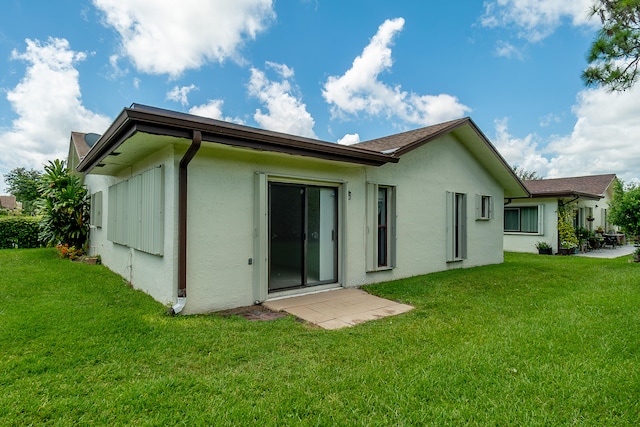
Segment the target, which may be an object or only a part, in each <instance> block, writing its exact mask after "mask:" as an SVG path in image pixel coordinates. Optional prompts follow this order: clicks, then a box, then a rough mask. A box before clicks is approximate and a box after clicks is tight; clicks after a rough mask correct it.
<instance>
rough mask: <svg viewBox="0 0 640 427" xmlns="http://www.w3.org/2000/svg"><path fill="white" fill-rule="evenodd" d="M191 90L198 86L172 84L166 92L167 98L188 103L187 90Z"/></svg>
mask: <svg viewBox="0 0 640 427" xmlns="http://www.w3.org/2000/svg"><path fill="white" fill-rule="evenodd" d="M192 90H198V87H197V86H196V85H194V84H192V85H189V86H182V87H178V86H174V88H173V89H171V90H170V91H169V92H167V99H169V100H171V101H175V102H179V103H180V104H182V105H183V106H184V105H189V98H188V97H189V92H191V91H192Z"/></svg>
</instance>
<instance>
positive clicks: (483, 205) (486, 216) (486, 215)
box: [476, 194, 494, 221]
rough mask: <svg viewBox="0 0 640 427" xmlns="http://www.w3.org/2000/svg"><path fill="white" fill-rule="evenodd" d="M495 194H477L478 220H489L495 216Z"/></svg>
mask: <svg viewBox="0 0 640 427" xmlns="http://www.w3.org/2000/svg"><path fill="white" fill-rule="evenodd" d="M493 200H494V198H493V196H489V195H486V194H476V221H489V220H492V219H493V217H494V212H493Z"/></svg>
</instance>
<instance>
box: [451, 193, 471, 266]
mask: <svg viewBox="0 0 640 427" xmlns="http://www.w3.org/2000/svg"><path fill="white" fill-rule="evenodd" d="M446 211H447V212H446V215H447V218H446V220H447V227H446V233H447V237H446V242H447V244H446V250H447V262H459V261H463V260H465V259H467V257H468V254H467V246H468V244H467V240H468V238H467V227H468V226H467V221H468V215H467V194H466V193H458V192H453V191H447V193H446Z"/></svg>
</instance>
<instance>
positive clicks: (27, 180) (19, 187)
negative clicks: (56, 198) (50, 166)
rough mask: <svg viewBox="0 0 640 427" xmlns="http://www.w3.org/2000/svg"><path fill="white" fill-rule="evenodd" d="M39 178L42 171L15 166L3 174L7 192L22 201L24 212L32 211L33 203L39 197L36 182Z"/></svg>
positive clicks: (30, 212) (37, 182)
mask: <svg viewBox="0 0 640 427" xmlns="http://www.w3.org/2000/svg"><path fill="white" fill-rule="evenodd" d="M41 179H42V173H41V172H40V171H37V170H35V169H30V170H27V169H25V168H15V169H12V170H11V171H9V172H8V173H6V174H4V182H5V184H6V185H7V189H8V191H9V194H13V195H14V196H16V200H17V201H18V202H21V203H22V211H23V212H24V213H25V214H29V215H31V214H32V213H34V210H35V206H34V203H35V201H36V200H38V198H39V197H40V193H39V190H38V184H39V182H40V180H41Z"/></svg>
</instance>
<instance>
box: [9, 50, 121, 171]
mask: <svg viewBox="0 0 640 427" xmlns="http://www.w3.org/2000/svg"><path fill="white" fill-rule="evenodd" d="M26 44H27V48H26V50H25V51H24V52H17V51H13V53H12V56H11V57H12V59H14V60H21V61H24V62H26V63H27V64H28V65H27V69H26V73H25V75H24V77H23V78H22V80H21V81H20V82H19V83H18V85H16V87H14V88H13V89H10V90H9V91H8V92H7V100H8V101H9V102H10V104H11V108H12V110H13V111H14V112H15V113H16V114H17V115H18V117H17V118H16V119H15V120H13V122H12V124H11V128H10V129H8V130H3V131H0V173H6V172H8V171H9V170H11V169H13V168H15V167H26V168H36V169H41V168H42V165H43V164H45V163H46V162H47V161H48V160H54V159H56V158H58V159H66V157H67V152H68V149H69V139H70V137H71V131H79V132H98V133H100V132H103V131H104V130H105V129H106V128H107V127H108V126H109V124H110V122H111V120H110V119H109V118H108V117H105V116H102V115H100V114H96V113H93V112H91V111H89V110H87V109H86V108H85V107H84V106H83V105H82V99H81V97H82V95H81V92H80V85H79V82H78V75H79V74H78V71H77V70H76V69H75V67H74V66H75V64H77V63H78V62H80V61H83V60H84V59H85V58H86V55H85V54H84V53H82V52H74V51H73V50H71V48H70V46H69V42H68V41H67V40H65V39H58V38H49V39H48V40H47V41H46V43H42V42H40V41H38V40H29V39H27V40H26Z"/></svg>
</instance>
